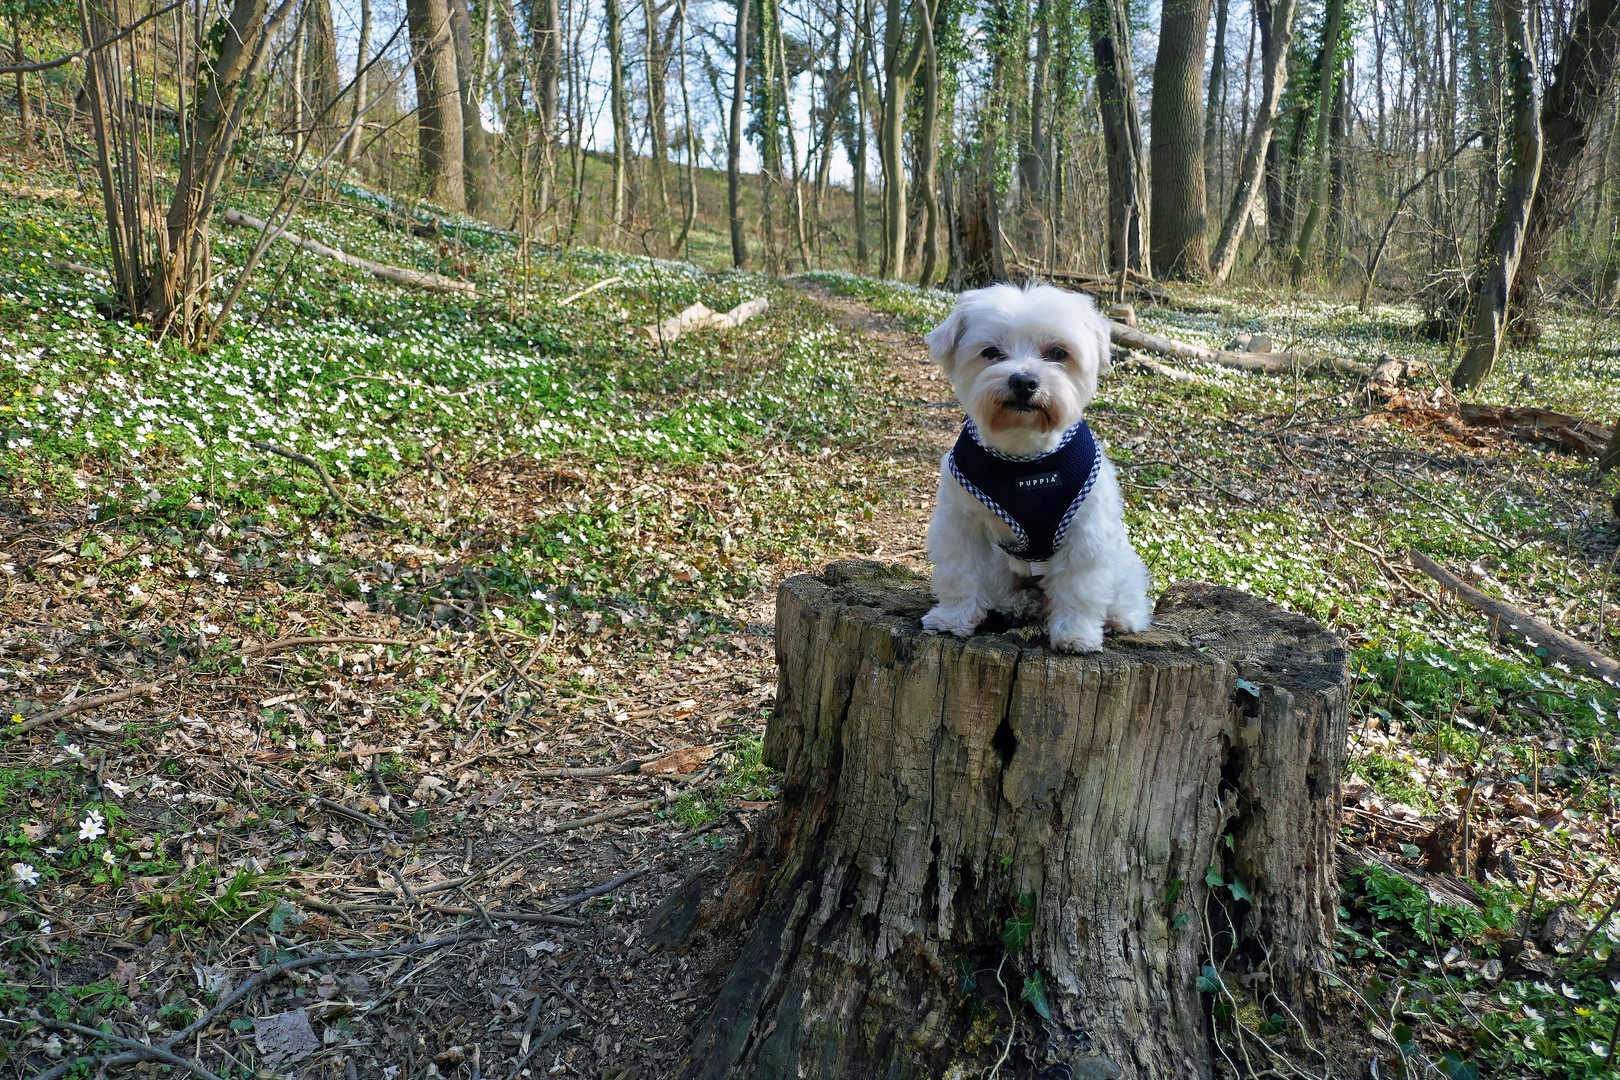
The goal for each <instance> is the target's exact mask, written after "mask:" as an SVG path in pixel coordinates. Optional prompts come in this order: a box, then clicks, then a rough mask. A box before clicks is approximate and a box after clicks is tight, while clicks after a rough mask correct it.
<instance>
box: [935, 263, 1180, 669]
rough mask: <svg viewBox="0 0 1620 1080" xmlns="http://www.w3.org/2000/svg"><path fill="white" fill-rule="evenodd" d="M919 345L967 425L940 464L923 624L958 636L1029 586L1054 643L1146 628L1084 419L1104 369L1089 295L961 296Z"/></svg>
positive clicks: (1138, 581) (1115, 492)
mask: <svg viewBox="0 0 1620 1080" xmlns="http://www.w3.org/2000/svg"><path fill="white" fill-rule="evenodd" d="M928 348H929V351H930V352H931V353H932V354H933V357H934V362H935V363H937V364H939V366H940V368H941V369H942V370H943V371H944V372H945V375H946V377H947V378H949V379H950V380H951V385H952V386H953V387H954V388H955V390H956V397H957V400H958V401H960V402H961V403H962V407H963V408H964V409H966V410H967V415H968V420H967V423H966V424H965V425H963V428H962V434H961V437H960V438H958V439H957V441H956V445H955V447H953V448H952V449H951V450H950V452H949V453H947V454H946V455H945V457H944V459H943V460H942V461H941V462H940V477H939V501H938V504H937V505H936V506H935V508H934V517H933V520H932V521H930V522H929V525H928V557H929V559H931V560H932V561H933V564H934V596H935V598H936V599H938V601H939V603H938V605H937V606H936V607H935V608H934V609H933V610H932V611H930V612H929V613H928V614H927V615H925V616H924V617H923V626H925V627H927V628H928V629H930V630H943V631H947V632H949V633H952V634H956V635H957V636H959V637H967V636H968V635H970V634H972V633H973V630H974V628H975V627H977V626H978V625H979V623H980V622H981V621H982V620H983V619H984V617H985V615H987V614H988V613H989V612H991V611H1001V612H1004V613H1006V614H1018V613H1019V609H1020V608H1021V607H1022V604H1021V602H1020V601H1021V594H1022V592H1023V589H1024V586H1026V585H1028V584H1029V579H1031V578H1034V579H1036V580H1038V582H1039V583H1040V585H1041V587H1042V588H1043V590H1044V591H1045V593H1046V600H1047V608H1048V627H1049V631H1050V634H1051V640H1052V647H1053V648H1055V649H1061V650H1063V651H1065V652H1094V651H1096V650H1098V649H1101V648H1102V642H1103V628H1104V627H1105V626H1106V627H1108V628H1109V629H1111V630H1118V631H1123V632H1127V633H1133V632H1137V631H1141V630H1146V629H1147V628H1148V627H1149V626H1150V625H1152V619H1153V611H1152V607H1151V606H1150V605H1149V603H1148V598H1147V590H1148V585H1149V578H1148V571H1147V567H1145V566H1143V565H1142V560H1141V557H1140V556H1138V555H1137V554H1136V549H1135V548H1133V547H1131V542H1130V539H1129V538H1128V537H1127V536H1126V535H1125V524H1124V521H1123V520H1122V517H1121V514H1122V510H1123V507H1122V504H1121V501H1120V495H1119V480H1118V477H1117V476H1116V475H1115V473H1114V466H1113V464H1112V463H1111V462H1109V460H1108V458H1107V457H1106V456H1104V454H1103V452H1102V448H1101V447H1100V446H1098V445H1097V443H1096V440H1095V439H1093V438H1092V435H1091V430H1090V428H1089V427H1088V425H1087V424H1086V422H1085V419H1084V413H1085V408H1086V406H1087V405H1089V404H1090V403H1091V400H1092V398H1094V397H1095V396H1096V394H1097V376H1098V375H1099V374H1100V373H1106V372H1107V371H1108V370H1109V369H1110V367H1111V365H1110V363H1109V360H1108V324H1107V323H1106V322H1105V321H1103V318H1102V316H1100V315H1098V314H1097V309H1096V308H1095V307H1094V306H1092V303H1091V301H1090V300H1089V299H1087V298H1086V297H1084V296H1081V295H1079V294H1077V293H1070V292H1065V291H1064V290H1062V289H1057V288H1053V287H1052V286H1050V285H1033V286H1026V287H1024V288H1017V287H1015V286H1012V285H992V286H991V287H990V288H988V289H979V290H977V291H974V292H969V293H964V294H962V296H961V298H960V299H958V300H957V302H956V308H955V309H954V310H953V311H952V312H951V314H950V317H949V318H947V319H946V320H945V321H944V322H942V323H940V324H939V326H937V327H935V328H934V330H933V332H932V333H930V334H929V335H928Z"/></svg>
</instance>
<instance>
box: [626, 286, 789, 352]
mask: <svg viewBox="0 0 1620 1080" xmlns="http://www.w3.org/2000/svg"><path fill="white" fill-rule="evenodd" d="M768 307H770V301H769V300H767V299H765V298H764V297H763V296H759V297H755V298H754V299H752V300H745V301H743V302H742V303H740V304H738V305H737V306H736V307H734V308H732V309H731V310H730V311H727V312H724V313H721V312H718V311H713V310H711V309H710V308H709V307H707V306H706V305H704V304H702V303H697V304H693V305H692V306H691V307H689V308H686V309H685V310H684V311H682V312H681V313H680V314H678V315H672V316H671V317H669V318H667V319H665V320H664V321H663V322H656V323H652V324H650V325H648V326H643V327H642V328H641V332H642V333H643V334H646V335H647V336H648V337H649V338H651V339H652V340H653V341H654V342H655V343H657V342H663V343H664V344H668V343H669V342H671V341H674V340H675V339H676V338H678V337H680V336H681V335H682V334H685V333H687V332H688V331H690V330H699V329H702V328H704V327H714V328H715V329H717V330H724V329H727V328H729V327H733V326H740V325H741V324H743V323H745V322H747V321H748V320H749V319H752V318H753V317H754V316H755V315H759V314H762V313H763V312H764V311H765V309H766V308H768Z"/></svg>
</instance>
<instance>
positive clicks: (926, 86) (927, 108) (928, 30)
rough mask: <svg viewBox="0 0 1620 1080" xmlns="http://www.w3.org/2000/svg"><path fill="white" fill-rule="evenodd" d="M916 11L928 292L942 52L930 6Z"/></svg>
mask: <svg viewBox="0 0 1620 1080" xmlns="http://www.w3.org/2000/svg"><path fill="white" fill-rule="evenodd" d="M1043 2H1044V0H1043ZM917 7H918V10H919V11H921V12H922V15H923V20H924V21H923V27H922V35H923V46H924V47H923V66H922V81H923V114H922V128H921V131H920V134H921V136H922V138H921V140H920V147H919V149H920V152H919V160H918V162H917V186H918V187H919V188H920V189H921V191H922V199H923V209H924V223H923V251H922V270H921V271H920V272H919V273H918V275H917V284H918V285H921V286H922V287H923V288H925V289H926V288H928V287H929V286H930V285H932V284H933V283H934V269H935V267H936V266H937V264H938V262H939V177H938V175H937V171H938V169H937V166H938V162H939V50H938V48H937V47H936V45H935V43H934V36H935V35H934V20H933V17H932V14H931V12H930V11H929V10H928V5H927V4H926V3H924V4H919V5H918V6H917ZM1038 156H1039V155H1037V157H1038Z"/></svg>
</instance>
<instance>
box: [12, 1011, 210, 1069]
mask: <svg viewBox="0 0 1620 1080" xmlns="http://www.w3.org/2000/svg"><path fill="white" fill-rule="evenodd" d="M39 1022H40V1023H41V1024H43V1025H45V1026H46V1027H48V1028H51V1029H52V1030H54V1031H70V1032H72V1033H73V1034H75V1035H83V1036H84V1037H86V1038H90V1039H102V1040H104V1041H106V1042H110V1043H112V1044H113V1045H115V1046H122V1047H123V1048H124V1050H125V1052H124V1053H122V1054H116V1055H111V1056H109V1057H96V1058H90V1059H89V1060H90V1061H92V1062H99V1063H100V1064H102V1065H111V1064H113V1059H114V1058H116V1059H117V1063H118V1064H120V1065H128V1064H133V1063H135V1062H137V1061H161V1062H162V1063H163V1064H165V1065H167V1066H169V1067H170V1068H174V1069H184V1070H185V1071H186V1072H189V1073H195V1074H196V1075H197V1076H200V1077H202V1078H203V1080H221V1077H220V1075H219V1074H218V1073H215V1072H209V1071H208V1070H207V1069H205V1068H203V1067H202V1066H201V1065H199V1064H197V1063H196V1062H195V1061H192V1060H191V1059H190V1058H184V1057H181V1056H180V1055H179V1054H176V1053H174V1052H173V1051H170V1050H165V1049H163V1048H162V1047H160V1046H152V1045H151V1044H149V1043H143V1042H138V1041H137V1040H135V1039H126V1038H124V1037H123V1036H122V1035H114V1034H112V1033H111V1032H108V1031H102V1030H100V1029H99V1028H93V1027H86V1026H85V1025H84V1024H72V1023H69V1022H67V1021H66V1020H54V1019H52V1018H51V1017H48V1016H44V1017H41V1018H40V1021H39ZM83 1060H84V1059H82V1058H72V1059H69V1060H68V1061H66V1062H64V1064H63V1065H58V1066H57V1067H56V1068H55V1069H52V1070H51V1071H50V1072H48V1073H44V1074H43V1075H42V1076H41V1078H40V1080H45V1078H46V1077H51V1076H63V1075H66V1074H67V1073H68V1072H71V1071H72V1069H73V1068H74V1066H76V1065H78V1064H80V1062H81V1061H83ZM64 1066H65V1067H64ZM58 1070H60V1071H58Z"/></svg>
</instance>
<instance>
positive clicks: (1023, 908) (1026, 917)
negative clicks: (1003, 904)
mask: <svg viewBox="0 0 1620 1080" xmlns="http://www.w3.org/2000/svg"><path fill="white" fill-rule="evenodd" d="M1034 932H1035V894H1034V893H1019V894H1018V904H1017V905H1016V906H1015V907H1014V908H1013V917H1012V918H1010V919H1008V920H1007V924H1006V926H1005V927H1004V928H1003V929H1002V931H1001V943H1002V945H1004V946H1006V948H1007V951H1008V952H1010V953H1015V952H1017V951H1018V950H1019V949H1022V948H1023V947H1024V946H1025V945H1027V944H1029V936H1030V935H1031V934H1033V933H1034Z"/></svg>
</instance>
